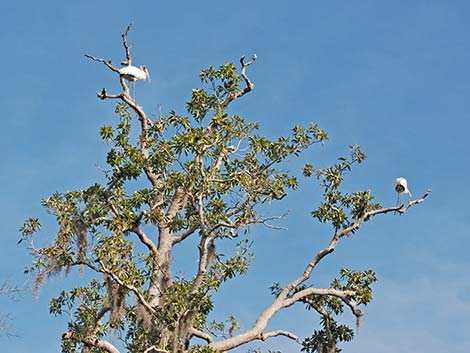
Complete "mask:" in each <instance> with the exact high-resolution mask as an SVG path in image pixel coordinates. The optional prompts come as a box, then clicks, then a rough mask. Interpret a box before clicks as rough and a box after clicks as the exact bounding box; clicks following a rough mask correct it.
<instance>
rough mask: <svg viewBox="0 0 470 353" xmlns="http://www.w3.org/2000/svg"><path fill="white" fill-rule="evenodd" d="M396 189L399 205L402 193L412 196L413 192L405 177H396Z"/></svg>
mask: <svg viewBox="0 0 470 353" xmlns="http://www.w3.org/2000/svg"><path fill="white" fill-rule="evenodd" d="M395 191H396V192H397V193H398V199H397V207H398V206H399V205H400V203H401V195H402V194H408V196H409V197H411V192H410V190H409V189H408V181H407V180H406V179H405V178H403V177H399V178H396V179H395Z"/></svg>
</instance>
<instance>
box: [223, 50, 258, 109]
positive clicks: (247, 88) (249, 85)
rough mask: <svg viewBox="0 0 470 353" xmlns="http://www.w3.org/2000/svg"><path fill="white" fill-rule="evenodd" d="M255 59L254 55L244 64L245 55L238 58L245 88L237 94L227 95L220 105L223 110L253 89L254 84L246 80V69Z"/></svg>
mask: <svg viewBox="0 0 470 353" xmlns="http://www.w3.org/2000/svg"><path fill="white" fill-rule="evenodd" d="M256 58H257V56H256V54H253V57H252V58H251V60H250V61H248V62H247V63H245V55H243V56H242V57H241V58H240V64H241V65H242V71H241V75H242V77H243V80H244V81H245V85H246V86H245V87H244V88H243V89H242V90H240V91H238V92H237V93H235V94H231V95H229V96H228V97H227V98H226V99H225V101H224V102H223V103H222V106H223V107H224V108H226V107H227V106H228V105H229V104H230V103H231V102H232V101H234V100H235V99H238V98H240V97H242V96H244V95H245V94H247V93H248V92H250V91H252V90H253V89H254V88H255V85H254V83H253V82H251V81H250V79H249V78H248V76H247V75H246V69H247V67H248V66H250V65H251V64H253V63H254V62H255V60H256Z"/></svg>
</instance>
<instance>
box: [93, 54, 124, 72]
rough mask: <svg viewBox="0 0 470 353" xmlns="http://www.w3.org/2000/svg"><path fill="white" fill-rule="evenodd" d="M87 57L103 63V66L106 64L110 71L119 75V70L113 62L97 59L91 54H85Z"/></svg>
mask: <svg viewBox="0 0 470 353" xmlns="http://www.w3.org/2000/svg"><path fill="white" fill-rule="evenodd" d="M85 57H86V58H88V59H91V60H93V61H98V62H100V63H103V64H105V65H106V66H107V67H108V68H109V69H110V70H112V71H114V72H117V73H119V69H118V68H117V67H115V66H114V65H113V62H112V61H111V60H108V61H106V60H104V59H101V58H96V57H94V56H93V55H90V54H85Z"/></svg>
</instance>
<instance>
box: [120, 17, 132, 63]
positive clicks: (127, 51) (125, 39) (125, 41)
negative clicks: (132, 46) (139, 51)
mask: <svg viewBox="0 0 470 353" xmlns="http://www.w3.org/2000/svg"><path fill="white" fill-rule="evenodd" d="M131 28H132V22H131V23H129V25H128V26H127V29H126V31H125V32H124V33H123V34H122V36H121V37H122V44H123V45H124V49H125V50H126V59H127V61H123V62H121V65H123V66H130V65H131V64H132V58H131V51H130V50H129V46H128V45H127V34H128V33H129V31H130V29H131Z"/></svg>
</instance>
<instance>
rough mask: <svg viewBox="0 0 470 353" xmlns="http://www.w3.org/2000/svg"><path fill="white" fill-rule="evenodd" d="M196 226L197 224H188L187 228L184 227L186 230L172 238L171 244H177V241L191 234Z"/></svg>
mask: <svg viewBox="0 0 470 353" xmlns="http://www.w3.org/2000/svg"><path fill="white" fill-rule="evenodd" d="M198 228H199V226H197V225H192V226H190V227H189V228H188V229H186V231H184V232H183V233H181V234H180V235H178V236H176V237H174V238H173V244H178V243H180V242H182V241H183V240H184V239H186V238H187V237H189V236H190V235H191V234H193V233H194V232H195V231H196V230H197V229H198Z"/></svg>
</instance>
